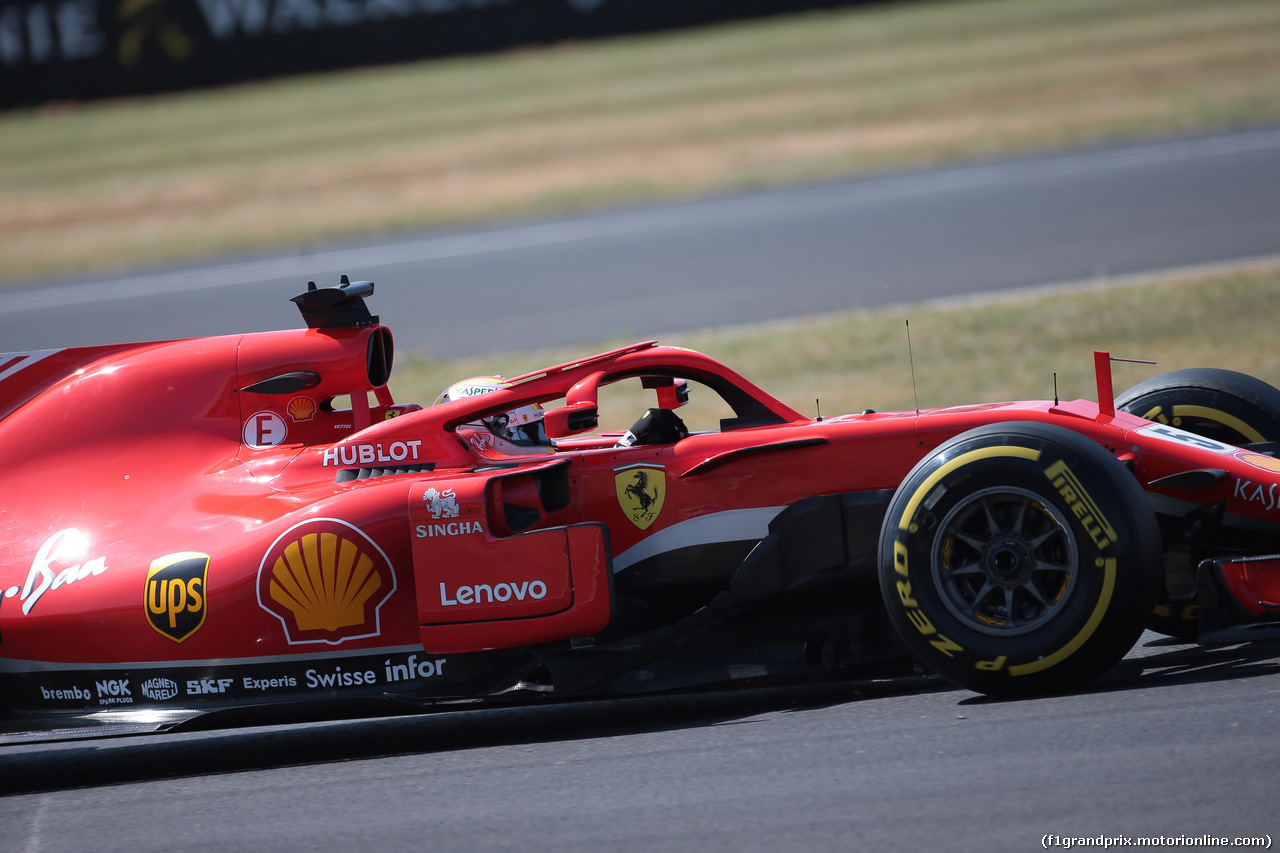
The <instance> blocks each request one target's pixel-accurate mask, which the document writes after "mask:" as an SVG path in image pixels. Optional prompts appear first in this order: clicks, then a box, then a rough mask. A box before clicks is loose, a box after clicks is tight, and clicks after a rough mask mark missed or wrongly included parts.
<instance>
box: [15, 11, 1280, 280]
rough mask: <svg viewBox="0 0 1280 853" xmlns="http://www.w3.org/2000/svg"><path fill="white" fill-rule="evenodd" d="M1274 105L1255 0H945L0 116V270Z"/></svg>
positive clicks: (1215, 116)
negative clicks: (0, 236) (1205, 0)
mask: <svg viewBox="0 0 1280 853" xmlns="http://www.w3.org/2000/svg"><path fill="white" fill-rule="evenodd" d="M1277 119H1280V3H1276V2H1275V0H1214V2H1204V0H1124V2H1115V0H945V2H901V3H894V4H887V5H883V6H870V7H860V8H852V9H846V10H836V11H825V12H814V13H806V14H798V15H794V16H787V17H782V18H775V19H766V20H758V21H748V22H739V23H733V24H726V25H720V26H715V27H708V28H704V29H698V30H689V31H683V32H676V33H666V34H658V35H650V36H644V37H636V38H626V39H618V40H612V41H602V42H592V43H577V44H565V45H561V46H556V47H551V48H545V49H532V50H522V51H512V52H509V53H505V54H501V55H496V56H484V57H472V58H464V59H453V60H447V61H437V62H424V63H418V64H412V65H404V66H396V67H386V68H375V69H363V70H356V71H350V72H343V73H331V74H323V75H312V76H305V77H295V78H289V79H281V80H275V81H268V82H264V83H260V84H255V85H246V86H238V87H230V88H224V89H218V90H210V91H199V92H190V93H184V94H178V95H171V96H165V97H157V98H142V99H131V100H118V101H110V102H100V103H87V104H78V105H65V104H64V105H56V106H50V107H47V108H44V109H39V110H23V111H13V112H9V113H5V114H0V234H2V235H3V239H0V284H3V283H4V282H5V281H9V282H13V281H17V280H30V279H33V278H37V277H41V276H53V275H61V274H76V273H85V272H93V271H98V270H107V269H117V268H136V267H139V266H145V265H148V264H154V263H162V262H168V261H175V260H184V259H193V258H200V257H205V256H212V255H217V254H221V253H228V252H238V251H247V250H257V249H266V248H272V247H277V246H282V245H290V246H306V245H310V244H314V243H317V242H319V241H324V240H329V239H334V238H339V237H345V236H352V235H368V234H374V233H383V232H392V231H396V230H402V229H409V228H421V227H427V226H433V225H441V224H450V223H465V222H475V221H482V220H487V219H492V218H495V217H508V216H520V215H530V214H544V213H553V212H563V211H569V210H580V209H586V208H591V207H594V206H600V205H610V204H617V203H625V202H632V201H638V200H653V199H661V198H673V197H681V196H690V195H695V194H701V193H707V192H716V191H725V190H733V189H741V188H746V187H760V186H775V185H784V184H789V183H794V182H799V181H809V180H818V179H824V178H832V177H841V176H848V175H853V174H858V173H864V172H868V171H874V170H882V169H889V168H901V167H911V166H918V165H923V164H932V163H940V162H947V161H955V160H964V159H974V158H986V157H995V156H1001V155H1008V154H1013V153H1017V152H1024V151H1029V150H1035V149H1043V148H1054V147H1066V146H1073V145H1079V144H1085V143H1095V142H1102V141H1113V140H1120V139H1126V138H1134V137H1147V136H1158V135H1173V134H1180V133H1188V132H1195V131H1203V130H1206V129H1217V128H1225V127H1239V126H1248V125H1256V124H1261V123H1268V122H1274V121H1276V120H1277Z"/></svg>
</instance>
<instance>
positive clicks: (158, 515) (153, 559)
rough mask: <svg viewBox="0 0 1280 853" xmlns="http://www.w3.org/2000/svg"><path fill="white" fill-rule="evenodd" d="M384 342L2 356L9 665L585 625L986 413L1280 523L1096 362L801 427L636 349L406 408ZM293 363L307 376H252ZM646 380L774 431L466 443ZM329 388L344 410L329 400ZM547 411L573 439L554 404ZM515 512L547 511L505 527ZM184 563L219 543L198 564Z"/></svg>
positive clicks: (469, 636) (984, 419) (505, 641)
mask: <svg viewBox="0 0 1280 853" xmlns="http://www.w3.org/2000/svg"><path fill="white" fill-rule="evenodd" d="M375 334H385V330H383V329H382V327H381V326H379V325H377V324H376V323H375V324H371V325H366V326H362V327H357V328H341V329H324V330H316V329H308V330H299V331H284V332H272V333H264V334H249V335H241V336H230V337H217V338H208V339H200V340H188V341H174V342H167V343H152V344H137V345H125V346H113V347H95V348H85V349H66V350H61V351H57V352H55V353H52V354H45V355H43V356H42V357H41V358H39V359H36V358H35V357H22V356H0V377H2V378H0V414H3V415H4V419H3V421H2V422H0V431H2V434H3V436H4V438H5V440H4V441H3V442H0V472H3V473H2V476H3V483H4V495H5V497H4V504H3V506H2V507H0V537H2V538H3V542H4V552H3V557H2V558H0V597H2V600H0V655H2V656H3V658H4V659H7V660H9V661H10V662H18V663H11V667H15V666H16V667H20V666H21V662H56V663H67V664H71V663H75V664H84V665H87V666H92V665H99V664H115V663H126V662H138V661H149V662H155V661H227V660H235V659H261V658H278V657H280V656H288V655H307V654H310V655H315V654H316V653H317V652H321V651H325V650H326V649H337V650H339V651H349V650H359V649H369V650H378V649H389V648H396V649H406V648H417V649H421V650H425V651H427V652H433V653H451V654H453V653H464V652H470V651H479V650H484V649H494V648H505V647H511V646H519V645H526V644H531V643H542V642H549V641H556V640H563V639H567V638H570V637H579V636H590V635H592V634H594V633H597V632H599V631H601V630H603V629H604V628H605V626H606V625H607V624H608V622H609V619H610V612H611V600H610V571H611V568H612V563H613V562H614V561H617V560H618V559H619V558H620V557H621V556H622V555H627V554H628V553H629V552H630V553H637V552H636V551H632V549H638V548H639V547H640V546H643V545H645V544H646V543H649V542H650V540H653V541H657V540H654V539H653V538H654V537H655V536H659V535H662V534H666V535H674V533H675V532H678V531H675V530H674V529H675V528H676V527H677V526H678V525H680V524H681V523H683V522H686V521H691V520H694V519H699V518H702V517H706V516H708V515H709V514H710V513H715V512H721V511H726V510H737V509H751V508H758V507H759V508H767V507H782V506H786V505H789V504H792V503H794V502H796V501H799V500H801V499H803V498H806V497H809V496H811V495H815V494H832V493H842V492H855V491H867V490H880V489H894V488H896V487H897V485H898V484H899V483H900V482H901V481H902V479H903V477H904V476H905V474H906V473H907V472H908V471H909V469H910V468H911V467H912V466H913V465H914V464H915V463H916V462H917V461H918V460H919V459H920V458H921V457H922V456H923V455H925V454H926V453H927V452H929V450H930V449H931V448H934V447H936V446H938V445H939V444H941V443H942V442H943V441H945V440H947V439H948V438H950V437H952V436H954V435H956V434H958V433H960V432H963V431H965V430H968V429H970V428H973V427H977V426H980V425H983V424H989V423H993V422H1000V421H1019V420H1021V421H1040V422H1052V423H1060V424H1063V425H1065V426H1067V427H1069V428H1070V429H1073V430H1075V431H1076V432H1079V433H1082V434H1084V435H1087V436H1089V437H1090V438H1092V439H1094V440H1095V441H1097V442H1099V443H1100V444H1102V445H1104V446H1106V447H1108V448H1110V449H1111V450H1112V451H1113V452H1114V453H1116V454H1117V455H1119V456H1122V457H1124V458H1126V459H1128V460H1129V461H1130V462H1131V463H1132V466H1133V469H1134V473H1135V475H1136V476H1137V477H1138V478H1139V479H1140V481H1142V482H1143V483H1151V482H1153V481H1156V480H1159V479H1161V478H1163V477H1167V476H1170V475H1173V474H1177V473H1180V472H1184V471H1187V470H1192V469H1197V468H1206V469H1220V470H1222V471H1224V472H1225V476H1224V477H1222V478H1221V479H1219V480H1218V481H1217V482H1216V483H1215V484H1213V485H1211V486H1208V487H1206V488H1203V489H1199V490H1197V491H1196V493H1195V494H1194V495H1189V494H1188V493H1187V492H1186V490H1177V489H1162V488H1160V487H1158V486H1152V487H1149V488H1150V490H1151V491H1152V492H1153V493H1155V494H1157V495H1163V496H1164V497H1167V498H1168V499H1170V500H1174V501H1193V502H1194V503H1196V504H1204V503H1207V502H1211V501H1217V500H1222V501H1225V502H1226V511H1227V513H1228V514H1231V515H1236V516H1241V517H1247V518H1250V519H1254V520H1255V521H1256V522H1258V523H1260V524H1265V525H1274V524H1275V523H1276V522H1277V521H1280V516H1278V515H1277V513H1278V512H1280V509H1278V508H1277V507H1276V506H1275V501H1274V500H1270V501H1269V500H1268V496H1269V495H1273V494H1274V492H1273V491H1272V489H1273V488H1280V473H1278V472H1277V471H1276V466H1275V465H1274V460H1273V461H1272V462H1271V463H1267V462H1260V461H1259V459H1260V458H1262V459H1265V457H1256V456H1254V457H1251V456H1250V455H1249V454H1247V453H1245V452H1243V451H1240V450H1239V449H1238V448H1230V447H1226V446H1225V445H1217V446H1215V443H1213V442H1206V441H1204V440H1199V439H1196V438H1195V437H1193V436H1189V435H1188V434H1186V433H1179V432H1178V431H1177V430H1172V429H1170V428H1167V427H1164V428H1160V427H1158V426H1157V425H1153V424H1151V423H1149V422H1147V421H1144V420H1141V419H1139V418H1136V417H1133V416H1130V415H1126V414H1123V413H1115V412H1114V407H1113V406H1112V405H1111V401H1110V392H1109V387H1110V379H1109V374H1108V377H1107V379H1106V384H1105V392H1104V385H1103V381H1102V380H1101V378H1100V380H1099V389H1100V392H1104V393H1103V396H1104V402H1103V406H1102V407H1101V409H1100V407H1099V405H1098V404H1097V403H1091V402H1088V401H1082V400H1077V401H1072V402H1066V403H1062V404H1054V403H1051V402H1023V403H994V404H985V405H979V406H968V407H956V408H949V409H937V410H925V411H920V412H893V413H869V414H863V415H846V416H842V417H834V418H829V419H826V420H814V419H811V418H808V417H806V416H804V415H802V414H800V413H798V412H796V411H794V410H793V409H791V408H789V407H787V406H785V405H784V404H782V403H781V402H779V401H778V400H776V399H775V398H773V397H772V396H770V395H768V394H767V393H765V392H764V391H762V390H760V389H759V388H756V387H755V386H754V385H752V384H751V383H750V382H748V381H747V380H746V379H744V378H743V377H741V376H739V375H737V374H736V373H734V372H733V371H731V370H729V369H728V368H726V367H724V366H723V365H721V364H719V363H718V362H716V361H714V360H713V359H711V358H709V357H707V356H705V355H702V354H700V353H696V352H691V351H688V350H683V349H675V348H668V347H660V346H657V345H655V344H653V343H652V342H647V343H643V344H637V345H634V346H631V347H625V348H622V349H619V350H615V351H613V352H610V353H604V354H601V355H599V356H595V357H592V358H588V359H584V360H582V361H578V362H571V363H567V364H563V365H557V366H554V367H550V368H546V369H544V370H541V371H538V372H536V373H532V374H528V375H526V376H523V377H519V378H517V379H516V380H513V381H512V384H511V387H510V388H507V389H504V390H500V391H497V392H494V393H492V394H488V395H486V396H484V397H481V398H471V399H465V400H457V401H453V402H449V403H445V404H441V405H439V406H434V407H430V408H425V409H420V410H417V411H405V409H404V407H399V406H397V405H396V404H395V402H394V400H393V399H392V396H391V394H390V393H389V392H388V390H387V389H386V387H385V386H376V387H375V386H374V385H372V384H371V383H370V381H369V378H368V375H367V372H366V359H367V354H368V348H369V345H370V336H371V335H375ZM1104 355H1105V354H1104ZM295 371H310V372H312V373H314V374H316V375H318V377H319V381H318V384H316V385H315V386H314V387H310V388H306V389H305V390H300V391H297V392H296V393H283V394H280V393H276V394H271V393H253V392H250V391H245V390H242V389H245V388H247V387H248V386H251V385H253V384H254V383H258V382H261V381H263V380H267V379H270V378H272V377H275V376H279V375H281V374H285V373H289V372H295ZM650 373H659V374H663V375H668V376H679V377H684V378H688V379H691V380H697V381H700V382H703V383H706V384H712V385H720V386H723V387H731V388H734V389H737V393H739V394H741V395H744V396H746V397H750V398H752V399H754V401H755V403H756V405H757V406H758V410H759V412H760V413H761V415H766V414H767V415H768V417H767V418H764V417H762V418H761V419H760V420H762V421H763V420H769V421H772V423H769V424H767V425H758V426H745V427H742V428H737V429H730V430H724V431H720V432H711V433H704V434H695V435H692V436H690V437H688V438H686V439H684V440H682V441H680V442H678V443H676V444H672V445H663V446H649V447H632V448H622V449H619V448H615V447H614V446H613V445H614V438H613V436H606V437H603V438H600V437H586V438H575V439H567V440H565V441H563V442H562V445H561V449H560V450H559V451H558V452H556V453H555V454H554V455H551V456H531V457H512V458H506V457H501V456H499V455H497V454H495V453H493V452H492V451H481V450H476V449H474V448H472V447H469V446H467V445H466V444H464V443H463V442H462V441H461V440H459V438H458V436H457V435H456V434H455V432H454V431H455V429H456V428H457V427H458V426H459V425H460V424H465V423H468V422H472V421H475V420H476V419H477V418H478V417H479V416H480V415H481V414H483V413H485V412H497V411H504V410H510V409H514V408H517V407H519V406H522V405H526V404H529V403H532V402H543V403H548V402H551V404H552V405H554V406H560V407H563V408H564V409H571V410H573V411H574V412H582V411H585V410H589V409H591V407H592V406H593V405H594V403H595V400H596V395H597V393H598V390H599V387H600V386H601V384H602V383H604V382H608V381H611V380H614V379H617V378H619V377H633V376H641V375H647V374H650ZM660 392H661V394H665V396H661V395H660V396H659V399H662V400H663V401H665V402H666V403H667V404H668V405H670V404H671V403H672V402H673V401H674V396H673V392H670V391H665V392H662V391H661V389H660ZM343 396H347V397H350V398H351V400H352V401H353V405H352V406H351V408H349V409H345V410H342V409H334V407H333V406H332V405H331V401H332V400H333V399H334V398H335V397H343ZM554 401H562V402H554ZM401 412H403V413H401ZM392 415H398V416H394V417H391V416H392ZM549 420H550V421H554V422H556V423H559V424H560V425H561V429H562V430H563V429H564V424H566V423H567V413H566V412H565V411H560V412H553V413H552V414H551V415H549ZM1157 430H1158V431H1157ZM495 464H501V465H506V466H509V467H498V468H495V467H492V466H493V465H495ZM399 465H405V466H422V467H423V468H425V467H426V466H428V465H430V466H433V470H429V471H428V470H418V471H411V472H408V473H401V474H397V475H394V476H382V477H371V478H368V479H358V480H352V481H347V482H335V478H336V475H337V473H338V472H339V471H341V470H343V469H349V468H378V467H383V466H399ZM559 466H568V467H567V483H568V485H567V489H568V493H567V495H565V501H564V503H563V504H562V505H554V506H551V507H547V506H545V505H544V503H543V502H542V498H541V497H540V495H539V491H538V487H537V485H536V484H537V482H538V479H537V478H538V477H540V476H543V475H544V474H545V473H546V472H547V471H549V470H550V469H554V468H558V467H559ZM638 471H643V472H645V474H646V475H647V476H648V477H650V478H652V479H653V480H654V481H657V480H659V479H660V480H661V481H662V482H663V483H664V496H665V502H664V503H663V505H662V506H661V507H660V511H658V512H656V513H654V514H653V517H651V518H646V519H644V523H643V524H641V523H640V522H637V521H636V520H634V519H633V518H630V517H628V515H627V513H626V512H625V511H624V507H623V503H622V498H621V497H620V490H622V489H623V488H624V487H625V486H626V485H628V484H629V483H631V480H630V479H628V478H634V476H635V473H636V472H638ZM1242 483H1243V484H1247V485H1243V486H1242V485H1241V484H1242ZM429 490H434V491H435V493H436V494H435V500H437V501H442V502H443V503H439V504H433V503H432V500H433V498H432V497H431V496H430V495H429V494H428V492H429ZM504 504H505V505H511V506H514V507H519V508H523V509H526V510H529V511H530V512H534V513H535V514H536V515H537V520H536V522H534V523H533V524H532V525H531V526H530V527H529V528H528V530H527V532H523V533H522V532H521V531H519V530H514V529H512V526H511V523H509V521H508V519H507V518H506V517H505V516H504V510H503V506H504ZM433 507H434V509H433ZM450 525H453V526H452V527H450ZM437 526H438V527H439V528H440V529H437ZM517 534H520V535H517ZM170 555H184V558H185V559H186V562H182V560H181V559H179V558H174V559H171V560H166V559H164V558H166V557H169V556H170ZM191 555H207V556H208V558H209V559H208V561H207V566H206V567H205V571H204V574H203V575H201V574H200V560H199V559H195V560H194V561H193V560H192V558H191ZM344 555H345V556H344ZM1252 571H1253V570H1252V569H1249V568H1248V567H1247V566H1246V567H1245V568H1242V569H1241V571H1240V573H1239V576H1238V582H1235V583H1233V589H1234V590H1236V591H1237V593H1238V594H1241V595H1244V594H1245V593H1247V594H1248V595H1251V596H1253V597H1254V598H1255V599H1257V598H1259V597H1260V598H1261V599H1264V600H1268V601H1275V600H1276V598H1277V589H1276V586H1277V581H1276V577H1275V575H1274V573H1268V574H1261V573H1259V574H1251V573H1250V572H1252ZM1262 571H1263V570H1262V569H1261V567H1260V568H1259V572H1262ZM1265 571H1266V572H1271V567H1270V566H1267V567H1266V569H1265ZM482 587H483V588H484V589H485V590H488V592H487V594H486V593H484V592H483V591H482V590H481V588H482ZM464 590H465V591H464ZM326 591H327V592H326ZM460 596H461V597H460ZM317 598H320V599H324V600H323V601H317V600H314V599H317ZM1242 603H1243V602H1242ZM1246 606H1248V605H1246ZM1254 612H1257V611H1256V610H1255V611H1254Z"/></svg>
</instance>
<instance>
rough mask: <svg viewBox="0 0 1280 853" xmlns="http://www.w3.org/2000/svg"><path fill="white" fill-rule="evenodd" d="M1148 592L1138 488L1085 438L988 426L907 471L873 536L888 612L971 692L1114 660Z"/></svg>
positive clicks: (1081, 673) (926, 655) (943, 671)
mask: <svg viewBox="0 0 1280 853" xmlns="http://www.w3.org/2000/svg"><path fill="white" fill-rule="evenodd" d="M1159 586H1160V535H1159V530H1158V528H1157V527H1156V523H1155V516H1154V514H1153V513H1152V511H1151V509H1150V507H1149V505H1148V503H1147V501H1146V498H1145V496H1144V494H1143V492H1142V489H1141V487H1140V486H1139V485H1138V483H1137V481H1136V480H1135V479H1134V478H1133V476H1132V475H1131V474H1130V473H1129V472H1128V471H1127V470H1126V469H1125V468H1124V467H1123V466H1122V465H1121V464H1120V463H1119V462H1118V461H1116V459H1115V458H1114V457H1113V456H1112V455H1111V454H1110V453H1108V452H1107V451H1106V450H1104V449H1103V448H1102V447H1100V446H1099V445H1098V444H1097V443H1095V442H1093V441H1091V440H1090V439H1088V438H1085V437H1084V436H1081V435H1079V434H1077V433H1074V432H1072V431H1070V430H1068V429H1064V428H1063V427H1059V426H1055V425H1051V424H1042V423H1021V422H1019V423H1007V424H993V425H990V426H985V427H980V428H978V429H975V430H971V431H969V432H966V433H963V434H962V435H959V436H956V437H955V438H953V439H951V440H950V441H947V442H946V443H944V444H943V445H941V446H940V447H939V448H938V449H937V450H936V451H935V452H934V453H933V454H932V455H930V456H929V457H927V458H926V459H924V460H922V461H921V462H920V463H919V464H918V465H916V467H915V468H914V469H912V471H911V473H910V474H908V475H907V477H906V479H905V480H904V481H903V482H902V485H901V486H900V487H899V488H898V491H897V493H896V494H895V495H894V497H893V500H892V501H891V502H890V504H889V510H888V513H887V515H886V517H885V521H884V527H883V528H882V531H881V537H880V588H881V593H882V595H883V597H884V601H885V606H886V607H887V609H888V612H889V617H890V619H891V621H892V622H893V624H894V626H895V628H896V629H897V631H898V634H899V635H900V636H901V638H902V639H903V641H904V642H905V643H906V645H907V646H908V648H909V649H910V650H911V651H912V653H913V654H915V655H916V657H917V658H919V659H920V660H921V661H922V662H923V663H924V664H925V665H926V666H928V667H930V668H931V669H933V670H934V671H935V672H937V673H938V674H939V675H942V676H943V677H945V678H947V679H949V680H951V681H953V682H955V683H956V684H958V685H960V686H961V687H966V688H968V689H970V690H975V691H977V692H980V693H991V694H1002V695H1026V694H1035V693H1044V692H1050V691H1058V690H1072V689H1075V688H1078V687H1080V686H1081V685H1083V684H1085V683H1086V682H1088V681H1089V680H1090V679H1092V678H1094V677H1096V676H1098V675H1100V674H1101V673H1102V672H1104V671H1105V670H1107V669H1108V668H1110V667H1111V666H1112V665H1113V664H1114V663H1115V662H1116V661H1118V660H1119V659H1120V658H1121V657H1123V656H1124V655H1125V653H1126V652H1128V651H1129V649H1130V648H1132V647H1133V644H1134V643H1135V642H1136V641H1137V638H1138V636H1139V635H1140V634H1141V633H1142V630H1143V625H1144V622H1145V618H1146V616H1147V614H1149V613H1150V612H1151V609H1152V605H1153V602H1154V599H1155V596H1156V593H1157V592H1158V590H1159Z"/></svg>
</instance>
